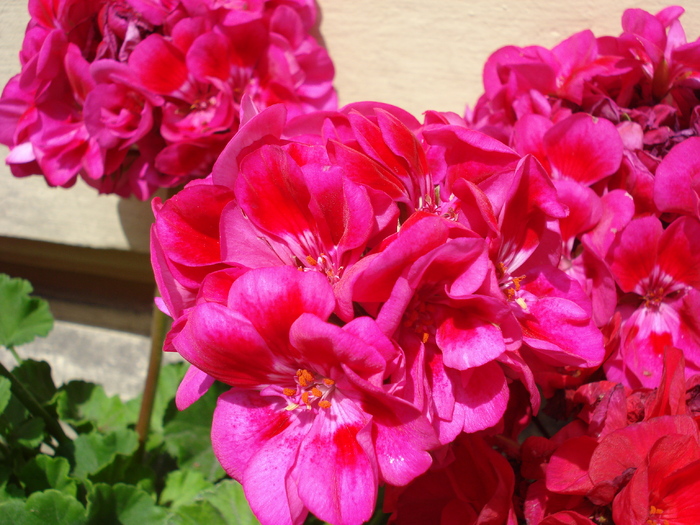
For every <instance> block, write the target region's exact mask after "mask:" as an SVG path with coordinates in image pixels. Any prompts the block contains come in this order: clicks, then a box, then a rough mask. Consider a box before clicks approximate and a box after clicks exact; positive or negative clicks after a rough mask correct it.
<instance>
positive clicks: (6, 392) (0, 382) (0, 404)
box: [0, 377, 12, 414]
mask: <svg viewBox="0 0 700 525" xmlns="http://www.w3.org/2000/svg"><path fill="white" fill-rule="evenodd" d="M11 386H12V383H11V382H10V380H9V379H7V378H6V377H0V414H2V413H3V412H4V411H5V407H7V404H8V403H9V402H10V398H11V397H12V392H11V391H10V388H11Z"/></svg>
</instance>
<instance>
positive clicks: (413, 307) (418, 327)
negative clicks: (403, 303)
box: [402, 297, 435, 343]
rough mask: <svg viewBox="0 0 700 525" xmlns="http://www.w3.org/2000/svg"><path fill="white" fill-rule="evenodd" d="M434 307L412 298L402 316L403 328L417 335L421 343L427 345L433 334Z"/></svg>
mask: <svg viewBox="0 0 700 525" xmlns="http://www.w3.org/2000/svg"><path fill="white" fill-rule="evenodd" d="M434 312H435V305H432V304H430V303H426V302H425V301H423V300H422V299H420V298H418V297H413V299H411V302H410V303H409V304H408V308H406V312H405V313H404V314H403V322H402V324H403V326H404V327H405V328H408V329H410V330H413V332H414V333H416V334H418V335H419V336H420V338H421V341H423V343H427V342H428V339H429V338H430V335H431V334H433V335H434V334H435V320H434V319H433V313H434Z"/></svg>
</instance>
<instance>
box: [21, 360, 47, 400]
mask: <svg viewBox="0 0 700 525" xmlns="http://www.w3.org/2000/svg"><path fill="white" fill-rule="evenodd" d="M12 373H13V374H14V375H15V377H16V378H17V379H19V380H20V381H21V382H22V384H24V386H25V387H26V389H27V390H29V391H30V392H31V393H32V395H33V396H34V397H35V398H36V400H37V401H38V402H39V403H42V404H43V403H47V402H48V401H50V400H51V398H53V396H54V395H55V394H56V385H55V384H54V382H53V377H51V367H50V366H49V364H48V363H47V362H46V361H34V360H33V359H25V360H24V361H22V364H21V365H19V366H16V367H14V368H13V369H12Z"/></svg>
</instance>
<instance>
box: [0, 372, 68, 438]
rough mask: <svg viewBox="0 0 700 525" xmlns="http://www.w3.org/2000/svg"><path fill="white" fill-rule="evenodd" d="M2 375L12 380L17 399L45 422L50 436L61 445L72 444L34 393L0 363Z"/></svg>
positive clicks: (12, 387)
mask: <svg viewBox="0 0 700 525" xmlns="http://www.w3.org/2000/svg"><path fill="white" fill-rule="evenodd" d="M0 375H3V376H5V377H6V378H7V379H9V380H10V382H11V383H12V386H11V389H12V393H13V394H14V395H15V396H16V397H17V399H19V401H20V403H22V404H23V405H24V407H25V408H26V409H27V410H29V412H31V413H32V415H34V416H35V417H40V418H41V419H43V420H44V424H45V425H46V430H47V431H48V433H49V434H51V435H52V436H53V437H54V438H56V441H58V442H59V444H62V445H64V444H68V443H70V442H71V440H70V439H69V438H68V436H66V434H65V432H63V428H61V425H60V423H59V422H58V421H57V420H56V419H55V418H54V417H53V416H52V415H51V414H49V413H48V412H47V411H46V409H45V408H44V407H42V406H41V404H40V403H39V402H38V401H37V400H36V398H35V397H34V396H33V395H32V393H31V392H30V391H29V390H27V389H26V388H25V386H24V384H22V382H21V381H20V380H19V379H17V377H16V376H15V375H14V374H13V373H12V372H10V371H9V370H8V369H7V368H5V365H3V364H2V363H0Z"/></svg>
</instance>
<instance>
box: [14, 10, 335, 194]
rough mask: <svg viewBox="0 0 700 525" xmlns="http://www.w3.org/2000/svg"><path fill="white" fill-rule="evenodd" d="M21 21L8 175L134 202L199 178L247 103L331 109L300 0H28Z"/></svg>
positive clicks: (326, 62)
mask: <svg viewBox="0 0 700 525" xmlns="http://www.w3.org/2000/svg"><path fill="white" fill-rule="evenodd" d="M29 11H30V14H31V15H32V18H31V20H30V22H29V26H28V27H27V33H26V37H25V41H24V44H23V48H22V52H21V54H20V60H21V62H22V72H21V73H20V74H19V75H17V76H16V77H14V78H13V79H11V80H10V82H9V83H8V85H7V86H6V88H5V90H4V92H3V96H2V98H0V115H2V116H1V117H0V118H1V119H2V121H3V132H2V134H1V136H0V140H2V142H3V143H4V144H6V145H8V146H9V147H10V150H11V151H10V155H9V156H8V158H7V162H8V164H9V165H10V167H11V169H12V171H13V173H14V174H15V175H17V176H25V175H29V174H33V173H37V174H42V175H44V177H45V178H46V180H47V182H48V184H49V185H51V186H65V187H68V186H71V185H72V184H74V183H75V181H76V180H77V178H79V177H80V178H83V179H84V180H85V181H86V182H87V183H88V184H90V185H91V186H94V187H96V188H97V189H98V190H99V191H100V192H102V193H117V194H118V195H121V196H124V197H127V196H129V195H135V196H137V197H138V198H140V199H143V200H145V199H146V198H148V197H149V196H151V195H152V194H153V193H154V192H155V190H157V189H158V188H160V187H172V186H177V185H179V184H182V183H185V182H187V181H188V180H190V179H192V178H195V177H204V176H206V175H207V174H208V173H209V172H210V171H211V169H212V165H213V163H214V161H215V160H216V158H217V156H218V155H219V153H220V152H221V151H222V150H223V148H224V146H225V145H226V143H227V142H228V141H229V140H230V139H231V137H232V136H233V135H234V134H235V133H236V132H237V131H238V128H239V127H240V125H241V123H242V122H243V121H245V119H246V118H247V117H246V115H245V113H246V111H248V109H247V108H246V105H247V106H258V107H259V108H261V109H262V108H265V107H268V106H270V105H274V104H278V103H282V104H284V105H285V106H286V107H287V109H288V111H289V112H290V114H292V115H299V114H303V113H305V112H308V111H313V110H318V109H324V110H326V109H335V107H336V97H335V91H334V90H333V86H332V79H333V73H334V72H333V65H332V63H331V61H330V59H329V57H328V54H327V53H326V51H325V50H324V49H323V48H322V47H321V46H320V45H319V44H318V42H317V41H316V39H315V38H314V37H313V36H311V30H312V28H313V27H314V24H315V22H316V7H315V4H314V3H313V2H310V1H308V0H299V1H298V2H279V1H277V0H266V1H260V2H248V3H228V4H226V5H225V6H224V5H221V4H219V3H216V2H199V3H197V2H194V3H193V2H186V1H178V0H167V1H166V0H163V1H155V2H144V1H141V0H130V1H121V0H109V1H106V2H89V1H87V0H62V1H57V2H47V1H43V0H33V1H30V3H29ZM244 101H245V102H244Z"/></svg>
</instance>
